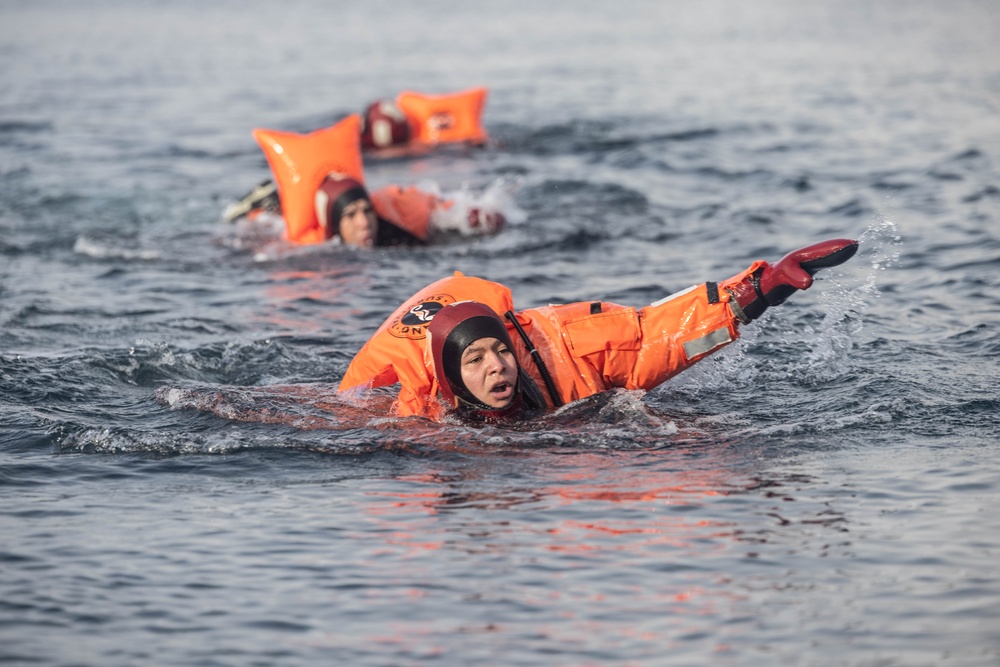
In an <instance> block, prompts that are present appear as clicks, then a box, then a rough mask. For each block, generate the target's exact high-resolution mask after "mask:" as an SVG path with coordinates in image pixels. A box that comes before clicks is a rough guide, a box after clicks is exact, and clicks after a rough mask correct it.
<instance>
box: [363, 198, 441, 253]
mask: <svg viewBox="0 0 1000 667" xmlns="http://www.w3.org/2000/svg"><path fill="white" fill-rule="evenodd" d="M371 200H372V206H373V207H374V208H375V213H376V214H377V215H378V217H380V218H382V219H383V220H388V221H389V222H391V223H392V224H394V225H396V226H397V227H399V228H401V229H405V230H406V231H408V232H409V233H411V234H413V235H414V236H416V237H417V238H418V239H420V240H421V241H426V240H427V236H428V234H429V232H430V222H431V215H432V214H433V213H434V211H435V210H437V208H438V207H442V206H443V207H445V208H447V207H449V206H451V202H447V201H445V200H443V199H441V198H439V197H437V196H435V195H432V194H430V193H429V192H424V191H423V190H420V189H418V188H416V187H414V186H412V185H411V186H408V187H405V188H401V187H399V186H398V185H388V186H386V187H384V188H380V189H378V190H376V191H374V192H372V193H371Z"/></svg>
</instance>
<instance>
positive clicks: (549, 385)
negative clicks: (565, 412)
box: [503, 310, 563, 408]
mask: <svg viewBox="0 0 1000 667" xmlns="http://www.w3.org/2000/svg"><path fill="white" fill-rule="evenodd" d="M503 316H504V317H506V318H507V319H508V320H510V322H511V323H512V324H513V325H514V329H515V330H517V335H518V336H520V337H521V340H523V341H524V345H525V347H527V348H528V352H529V353H531V358H532V359H533V360H534V361H535V366H536V367H538V372H539V373H540V374H541V376H542V381H543V382H544V383H545V390H546V391H547V392H549V398H551V399H552V405H554V406H556V407H557V408H561V407H562V406H563V401H562V398H560V396H559V392H558V391H556V383H555V382H553V381H552V376H551V375H549V369H548V368H547V367H546V366H545V362H544V361H542V355H541V353H540V352H539V351H538V349H537V348H536V347H535V344H534V343H532V342H531V339H530V338H528V334H527V333H526V332H525V331H524V329H523V328H522V327H521V323H520V322H518V321H517V316H516V315H514V311H513V310H508V311H507V312H506V313H504V315H503Z"/></svg>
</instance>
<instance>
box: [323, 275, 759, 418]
mask: <svg viewBox="0 0 1000 667" xmlns="http://www.w3.org/2000/svg"><path fill="white" fill-rule="evenodd" d="M761 265H762V262H755V263H754V264H753V265H752V266H751V267H750V268H748V269H747V270H746V271H744V272H743V273H740V274H739V275H737V276H734V277H733V278H731V279H729V280H727V281H726V282H725V283H724V284H720V285H718V286H716V285H714V284H713V283H708V284H701V285H695V286H693V287H691V288H689V289H687V290H684V291H682V292H678V293H676V294H673V295H671V296H669V297H667V298H665V299H662V300H660V301H658V302H656V303H654V304H651V305H649V306H646V307H645V308H641V309H638V310H637V309H635V308H630V307H626V306H620V305H617V304H613V303H607V302H599V301H595V302H580V303H572V304H566V305H551V306H544V307H542V308H533V309H529V310H523V311H520V312H518V313H516V316H515V317H516V319H517V321H518V323H519V324H520V325H521V328H522V329H523V330H524V331H525V333H526V334H527V336H528V338H529V339H530V340H531V342H532V343H533V344H534V346H535V348H536V349H537V352H538V354H539V356H540V357H541V360H542V362H543V363H544V365H545V367H546V368H547V369H548V372H549V375H550V376H551V379H552V384H553V390H554V392H555V394H556V395H557V396H558V398H559V401H560V402H561V403H569V402H571V401H575V400H577V399H580V398H585V397H587V396H591V395H593V394H596V393H599V392H602V391H606V390H608V389H611V388H613V387H624V388H626V389H644V390H649V389H652V388H654V387H656V386H658V385H660V384H661V383H663V382H665V381H666V380H667V379H668V378H670V377H671V376H673V375H675V374H677V373H679V372H680V371H682V370H684V369H685V368H688V367H689V366H691V365H692V364H694V363H695V362H697V361H699V360H700V359H702V358H704V357H705V356H707V355H708V354H710V353H712V352H715V351H716V350H718V349H720V348H721V347H722V346H724V345H726V344H728V343H731V342H732V341H734V340H736V339H737V338H738V337H739V332H738V331H737V328H736V327H737V322H738V320H737V319H736V317H735V316H734V315H733V313H732V311H731V310H730V308H729V299H730V296H729V294H728V293H727V292H726V291H725V288H726V286H728V285H731V284H736V283H738V282H739V281H740V280H742V279H743V278H744V277H745V276H747V275H748V274H750V273H752V272H753V271H754V270H756V269H757V268H758V267H759V266H761ZM464 300H473V301H479V302H481V303H484V304H486V305H487V306H489V307H490V308H492V309H493V311H494V312H496V313H497V314H498V315H500V316H501V317H503V316H504V314H505V313H507V312H508V311H512V310H513V299H512V297H511V293H510V290H509V289H508V288H507V287H505V286H503V285H500V284H499V283H494V282H490V281H487V280H482V279H480V278H473V277H470V276H464V275H462V274H461V273H458V272H456V273H455V275H454V276H451V277H449V278H444V279H442V280H439V281H437V282H435V283H433V284H431V285H429V286H427V287H425V288H424V289H422V290H420V291H419V292H417V293H416V294H415V295H413V296H412V297H410V299H408V300H407V301H406V302H405V303H404V304H403V305H402V306H400V307H399V308H397V309H396V311H395V312H394V313H393V314H392V315H391V316H390V317H389V319H388V320H386V321H385V322H384V323H383V324H382V326H381V327H379V329H378V330H377V331H376V332H375V334H374V335H373V336H372V337H371V338H370V339H369V340H368V342H367V343H365V345H364V346H363V347H362V348H361V350H360V351H359V352H358V353H357V355H355V357H354V359H353V360H352V361H351V363H350V365H349V366H348V368H347V372H346V373H345V374H344V378H343V380H342V381H341V383H340V388H339V390H340V391H342V392H348V391H351V392H355V391H363V390H367V389H370V388H373V387H382V386H388V385H392V384H395V383H397V382H398V383H399V384H400V391H399V396H398V398H397V399H396V404H395V411H396V414H397V415H399V416H411V415H422V416H425V417H428V418H431V419H439V418H441V416H442V415H443V414H444V413H445V412H446V408H445V406H444V405H443V404H442V403H441V402H440V401H439V400H438V399H437V395H438V383H437V380H436V378H435V374H434V365H433V358H432V356H431V352H430V349H429V347H428V345H427V341H426V336H427V324H428V322H429V321H430V320H431V319H433V316H434V313H435V312H437V311H438V310H440V309H441V307H442V306H445V305H447V304H449V303H454V302H456V301H464ZM508 329H509V330H510V331H509V333H510V337H511V340H512V342H513V344H514V352H515V354H516V355H517V360H518V363H519V365H520V366H521V368H523V369H524V370H525V371H526V372H527V373H528V374H529V375H530V376H531V377H532V378H533V379H534V380H535V382H536V384H538V386H539V388H540V389H542V393H543V394H546V386H545V382H544V378H543V375H542V373H541V371H540V370H539V368H538V366H537V365H536V364H535V361H534V359H533V358H532V355H531V353H530V351H529V349H528V348H527V346H526V344H525V343H524V341H523V339H522V338H521V337H520V335H519V334H518V333H517V332H516V331H514V330H513V329H514V326H513V323H508ZM546 401H547V402H548V403H549V407H550V408H551V407H554V406H555V401H554V399H553V397H552V396H551V395H546Z"/></svg>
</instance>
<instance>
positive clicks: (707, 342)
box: [684, 327, 733, 359]
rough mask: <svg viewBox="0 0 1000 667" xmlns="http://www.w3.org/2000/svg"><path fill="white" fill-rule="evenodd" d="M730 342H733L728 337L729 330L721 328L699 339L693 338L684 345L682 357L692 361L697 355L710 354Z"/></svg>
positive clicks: (730, 337)
mask: <svg viewBox="0 0 1000 667" xmlns="http://www.w3.org/2000/svg"><path fill="white" fill-rule="evenodd" d="M731 342H733V339H732V336H730V335H729V328H728V327H722V328H721V329H716V330H715V331H712V332H711V333H707V334H705V335H704V336H702V337H701V338H695V339H694V340H689V341H688V342H686V343H684V355H685V356H686V357H687V358H688V359H694V358H695V357H697V356H699V355H702V354H705V353H707V352H711V351H712V350H714V349H715V348H717V347H719V346H720V345H725V344H726V343H731Z"/></svg>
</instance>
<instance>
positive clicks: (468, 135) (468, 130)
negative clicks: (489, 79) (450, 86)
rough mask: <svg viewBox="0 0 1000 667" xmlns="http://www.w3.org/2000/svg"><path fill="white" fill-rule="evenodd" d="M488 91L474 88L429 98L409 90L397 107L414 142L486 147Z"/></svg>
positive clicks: (404, 93)
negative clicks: (485, 121)
mask: <svg viewBox="0 0 1000 667" xmlns="http://www.w3.org/2000/svg"><path fill="white" fill-rule="evenodd" d="M486 93H487V90H486V88H471V89H469V90H464V91H461V92H457V93H449V94H446V95H425V94H423V93H415V92H411V91H405V92H402V93H400V94H399V96H397V97H396V105H397V106H398V107H399V108H400V110H401V111H402V112H403V114H405V115H406V118H407V120H408V121H409V123H410V137H411V138H410V141H411V143H417V144H428V145H431V146H434V145H437V144H446V143H453V142H463V141H464V142H468V143H471V144H484V143H486V140H487V139H489V135H488V134H487V133H486V130H484V129H483V125H482V116H483V108H484V107H485V106H486Z"/></svg>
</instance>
